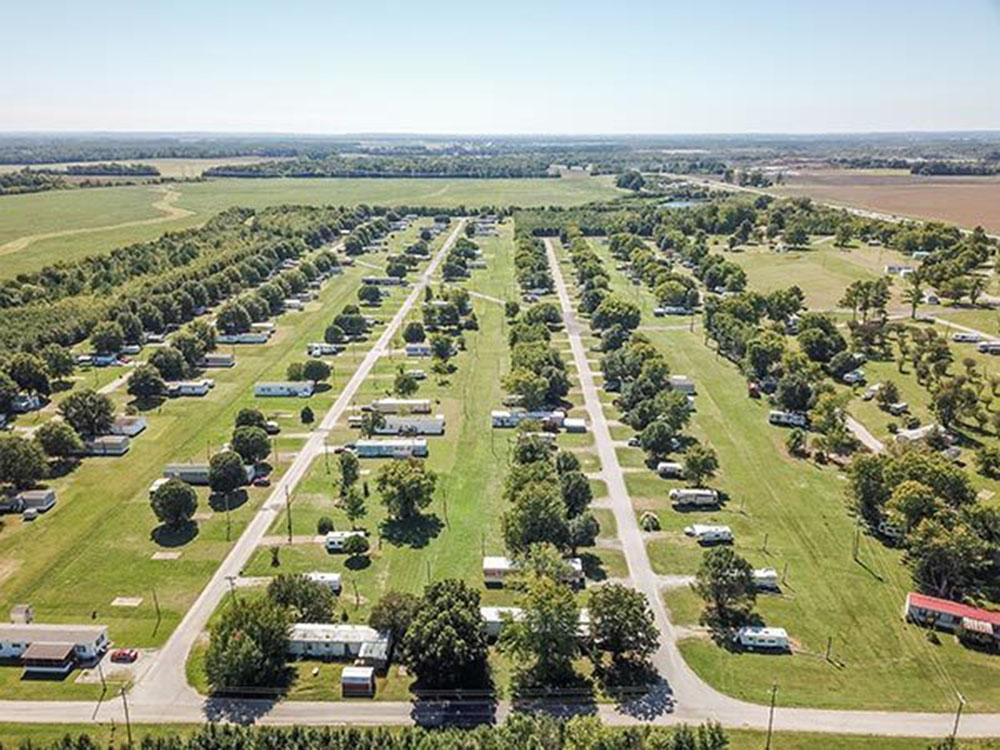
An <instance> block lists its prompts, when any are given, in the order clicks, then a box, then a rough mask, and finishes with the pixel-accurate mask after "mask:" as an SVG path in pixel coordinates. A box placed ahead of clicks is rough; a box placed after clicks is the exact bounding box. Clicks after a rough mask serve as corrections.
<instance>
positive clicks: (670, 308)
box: [653, 305, 691, 318]
mask: <svg viewBox="0 0 1000 750" xmlns="http://www.w3.org/2000/svg"><path fill="white" fill-rule="evenodd" d="M690 313H691V311H690V310H689V309H688V308H686V307H681V306H679V305H663V306H662V307H654V308H653V315H655V316H656V317H658V318H662V317H663V316H664V315H690Z"/></svg>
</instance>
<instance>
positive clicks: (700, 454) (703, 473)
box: [684, 445, 719, 487]
mask: <svg viewBox="0 0 1000 750" xmlns="http://www.w3.org/2000/svg"><path fill="white" fill-rule="evenodd" d="M718 468H719V459H718V457H717V456H716V455H715V451H714V450H712V449H711V448H710V447H708V446H706V445H692V446H691V447H690V448H688V449H687V452H686V453H685V454H684V477H685V478H686V479H689V480H690V481H692V482H693V483H694V485H695V487H702V486H703V483H704V481H705V480H706V479H710V478H712V477H714V476H715V472H716V471H717V470H718Z"/></svg>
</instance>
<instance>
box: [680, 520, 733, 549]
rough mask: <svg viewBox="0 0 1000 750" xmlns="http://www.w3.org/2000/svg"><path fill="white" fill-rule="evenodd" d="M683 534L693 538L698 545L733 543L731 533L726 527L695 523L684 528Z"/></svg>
mask: <svg viewBox="0 0 1000 750" xmlns="http://www.w3.org/2000/svg"><path fill="white" fill-rule="evenodd" d="M684 533H685V534H687V535H688V536H690V537H694V539H695V541H697V542H698V544H724V543H727V542H731V541H733V531H732V529H730V528H729V527H728V526H717V525H714V524H702V523H696V524H692V525H691V526H686V527H685V528H684Z"/></svg>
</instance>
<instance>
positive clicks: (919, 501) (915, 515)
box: [885, 479, 945, 533]
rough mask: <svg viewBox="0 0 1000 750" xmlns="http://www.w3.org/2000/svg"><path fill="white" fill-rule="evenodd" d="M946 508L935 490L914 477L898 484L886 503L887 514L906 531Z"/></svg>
mask: <svg viewBox="0 0 1000 750" xmlns="http://www.w3.org/2000/svg"><path fill="white" fill-rule="evenodd" d="M944 509H945V505H944V503H942V502H941V501H940V500H939V499H938V498H937V497H936V496H935V495H934V490H932V489H931V488H930V487H928V486H927V485H926V484H923V483H922V482H917V481H915V480H912V479H907V480H906V481H904V482H900V483H899V484H898V485H896V487H895V488H894V489H893V490H892V494H891V495H890V496H889V500H888V501H887V502H886V504H885V514H886V516H888V518H889V520H890V521H891V522H892V523H893V524H895V525H896V526H897V527H898V528H900V529H902V530H903V531H904V532H905V533H909V532H910V530H911V529H914V528H916V527H917V526H918V525H919V524H920V522H921V521H923V520H924V519H925V518H932V517H934V516H936V515H937V514H938V513H940V512H941V511H943V510H944Z"/></svg>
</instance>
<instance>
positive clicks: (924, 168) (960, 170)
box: [910, 161, 1000, 177]
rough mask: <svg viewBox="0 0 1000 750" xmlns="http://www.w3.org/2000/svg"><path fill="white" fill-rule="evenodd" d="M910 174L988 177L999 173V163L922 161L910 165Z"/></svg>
mask: <svg viewBox="0 0 1000 750" xmlns="http://www.w3.org/2000/svg"><path fill="white" fill-rule="evenodd" d="M910 172H911V173H912V174H922V175H968V176H973V177H989V176H991V175H996V174H1000V163H996V162H988V161H980V162H969V161H924V162H920V163H918V164H914V165H912V166H911V167H910Z"/></svg>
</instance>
